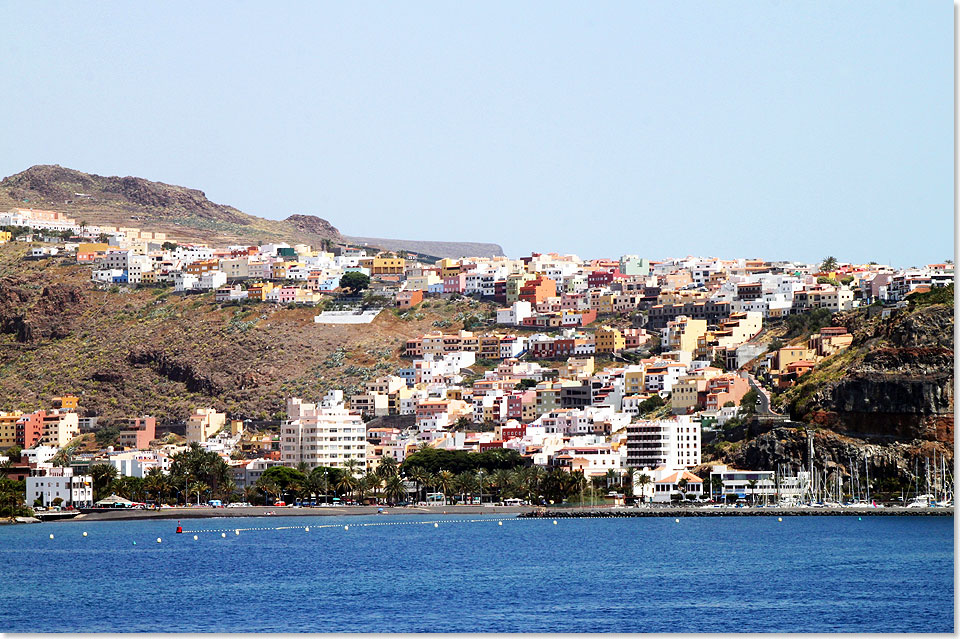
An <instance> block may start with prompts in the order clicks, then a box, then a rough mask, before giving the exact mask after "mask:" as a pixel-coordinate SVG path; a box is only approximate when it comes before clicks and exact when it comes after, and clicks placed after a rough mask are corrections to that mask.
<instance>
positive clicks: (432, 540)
mask: <svg viewBox="0 0 960 639" xmlns="http://www.w3.org/2000/svg"><path fill="white" fill-rule="evenodd" d="M500 520H503V521H502V524H500V523H498V521H500ZM435 521H436V522H438V526H436V527H435V526H434V525H433V523H432V522H435ZM422 522H429V523H422ZM374 524H377V525H374ZM183 525H184V529H185V530H186V531H188V532H186V533H185V534H181V535H177V534H174V531H175V528H176V521H170V520H162V521H122V522H120V521H118V522H82V521H69V522H59V523H47V524H35V525H20V526H0V565H2V566H3V567H4V568H3V570H2V572H0V631H3V632H206V631H209V632H351V631H355V632H369V633H373V632H686V633H695V632H738V633H739V632H838V631H839V632H953V630H954V622H953V588H954V584H953V561H954V558H953V520H952V518H949V517H863V518H862V520H858V519H857V517H850V516H847V517H784V518H783V521H782V522H778V521H777V519H776V518H775V517H697V518H694V517H690V518H682V519H680V522H679V523H676V522H675V521H674V519H672V518H637V519H560V520H558V523H557V524H556V525H554V524H553V521H552V520H539V519H513V518H507V519H503V517H498V516H479V515H473V516H459V517H451V516H446V517H444V516H424V515H419V516H411V515H393V514H389V515H381V516H356V517H342V518H341V517H337V518H334V517H261V518H242V519H236V518H229V519H226V518H224V519H199V520H197V519H195V520H185V521H184V522H183ZM286 526H298V527H299V528H286V529H281V530H277V529H276V528H278V527H286ZM306 526H309V527H310V530H309V532H308V531H306V530H305V529H304V527H306ZM344 526H349V528H348V529H347V530H345V529H344ZM238 528H239V529H240V530H241V532H240V534H239V535H237V534H235V532H234V531H235V529H238ZM194 530H203V531H214V532H196V533H194V532H192V531H194ZM84 531H85V532H87V533H88V535H87V536H86V537H84V536H83V532H84ZM221 531H222V532H223V533H226V536H225V537H223V536H221V535H222V532H221ZM51 533H52V534H53V535H54V539H49V535H50V534H51ZM194 534H196V536H197V537H198V539H197V540H194V538H193V537H194ZM157 537H160V538H161V539H162V542H161V543H157Z"/></svg>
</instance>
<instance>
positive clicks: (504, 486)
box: [490, 468, 512, 501]
mask: <svg viewBox="0 0 960 639" xmlns="http://www.w3.org/2000/svg"><path fill="white" fill-rule="evenodd" d="M511 479H512V478H511V475H510V471H509V470H505V469H503V468H501V469H499V470H495V471H494V472H493V474H492V475H490V483H491V484H492V485H493V486H495V487H496V488H497V496H498V499H497V501H503V493H504V491H505V490H508V489H509V487H510V480H511Z"/></svg>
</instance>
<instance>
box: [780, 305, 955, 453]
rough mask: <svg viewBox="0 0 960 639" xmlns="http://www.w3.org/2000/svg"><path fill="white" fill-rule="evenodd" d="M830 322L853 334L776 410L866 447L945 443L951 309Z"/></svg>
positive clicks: (949, 436) (949, 422)
mask: <svg viewBox="0 0 960 639" xmlns="http://www.w3.org/2000/svg"><path fill="white" fill-rule="evenodd" d="M868 313H869V311H857V312H850V313H845V314H841V315H839V316H837V318H836V320H837V321H838V322H839V323H841V324H843V325H845V326H847V330H848V331H850V332H851V333H852V334H853V335H854V343H853V345H852V346H851V348H850V349H848V350H847V351H846V352H843V353H839V354H837V355H835V356H833V357H831V358H828V359H826V360H824V362H823V363H822V364H820V365H819V366H818V367H817V369H816V370H815V371H814V372H813V373H812V374H811V375H810V376H809V377H808V378H807V379H805V380H804V381H803V382H802V383H801V384H798V385H797V386H796V387H795V388H792V389H790V390H789V391H788V392H786V393H784V394H783V396H782V397H781V398H780V403H781V404H782V405H783V406H784V407H786V408H787V409H788V410H789V412H790V413H791V415H792V416H793V418H794V419H796V420H800V421H804V422H807V423H811V424H816V425H820V426H824V427H827V428H829V429H831V430H833V431H836V432H838V433H841V434H845V435H850V436H856V437H861V438H864V439H869V440H871V441H884V440H890V439H895V440H899V441H910V440H913V439H921V440H930V441H941V442H945V443H949V444H951V445H952V443H953V325H954V321H953V306H952V305H945V304H934V305H929V306H922V307H918V308H913V309H904V310H901V311H900V312H899V313H897V314H895V315H893V316H892V317H891V318H889V319H882V318H881V317H880V316H879V315H875V316H874V317H872V318H871V317H869V315H868Z"/></svg>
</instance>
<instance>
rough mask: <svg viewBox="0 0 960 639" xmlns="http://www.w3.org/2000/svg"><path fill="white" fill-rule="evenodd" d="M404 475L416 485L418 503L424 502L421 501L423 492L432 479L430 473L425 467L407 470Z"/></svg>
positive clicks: (414, 467)
mask: <svg viewBox="0 0 960 639" xmlns="http://www.w3.org/2000/svg"><path fill="white" fill-rule="evenodd" d="M405 463H406V462H405ZM404 475H405V476H406V477H407V478H409V479H410V480H411V481H413V482H414V483H415V484H416V486H417V501H423V499H421V490H422V488H423V486H424V485H425V484H426V483H427V481H428V480H429V479H430V471H428V470H427V469H426V468H424V467H423V466H413V467H412V468H409V469H408V470H406V471H405V472H404Z"/></svg>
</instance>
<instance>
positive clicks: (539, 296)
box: [519, 275, 557, 305]
mask: <svg viewBox="0 0 960 639" xmlns="http://www.w3.org/2000/svg"><path fill="white" fill-rule="evenodd" d="M556 296H557V283H556V282H554V281H553V280H552V279H550V278H549V277H544V276H542V275H538V276H537V277H535V278H533V279H532V280H528V281H527V282H525V283H524V284H523V285H522V286H521V287H520V296H519V299H520V301H523V302H530V303H531V304H534V305H536V304H539V303H541V302H543V301H544V300H546V299H547V298H548V297H556Z"/></svg>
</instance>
